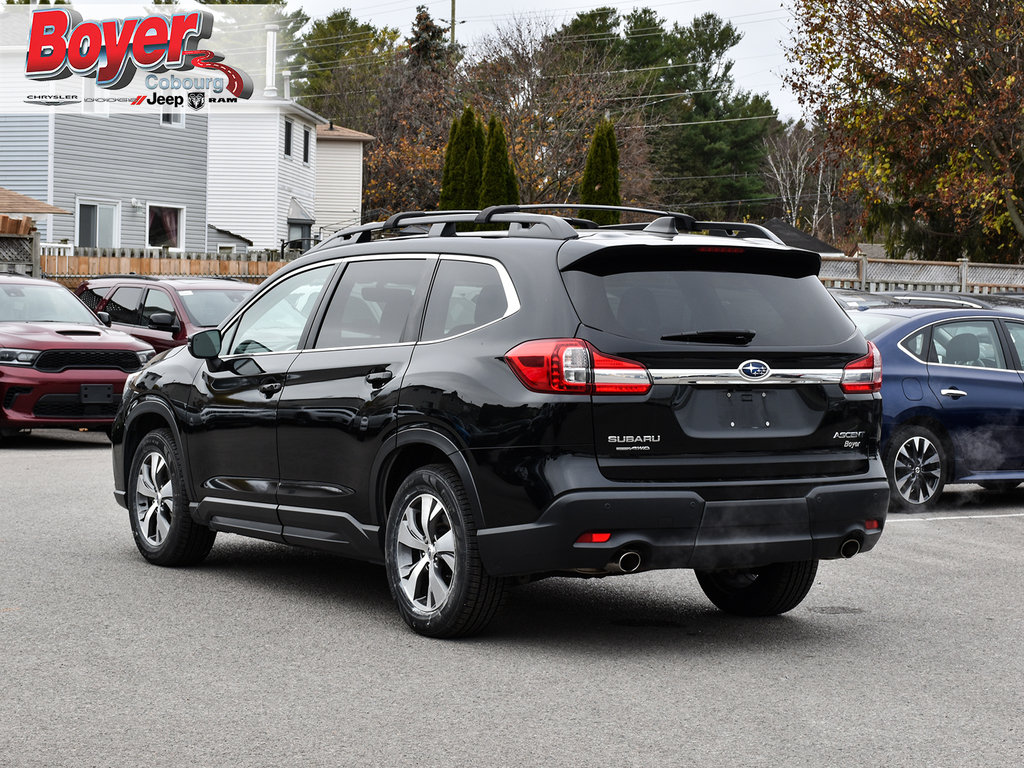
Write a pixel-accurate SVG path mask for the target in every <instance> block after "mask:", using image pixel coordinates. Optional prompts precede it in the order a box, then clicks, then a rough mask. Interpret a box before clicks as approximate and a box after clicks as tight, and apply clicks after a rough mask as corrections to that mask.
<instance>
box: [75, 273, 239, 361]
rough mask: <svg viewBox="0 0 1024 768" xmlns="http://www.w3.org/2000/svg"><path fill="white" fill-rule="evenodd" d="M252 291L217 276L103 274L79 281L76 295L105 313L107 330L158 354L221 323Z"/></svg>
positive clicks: (93, 308)
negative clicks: (126, 335) (127, 336)
mask: <svg viewBox="0 0 1024 768" xmlns="http://www.w3.org/2000/svg"><path fill="white" fill-rule="evenodd" d="M254 290H256V286H254V285H249V284H247V283H241V282H238V281H237V280H226V279H222V278H217V277H155V276H149V275H105V276H103V277H94V278H93V279H91V280H87V281H86V282H84V283H82V284H81V285H79V286H78V287H77V288H76V289H75V295H77V296H78V298H80V299H81V300H82V301H84V302H85V304H86V305H87V306H88V307H90V308H91V309H92V310H93V311H95V312H97V313H102V312H106V313H107V316H108V317H109V319H110V326H111V327H112V328H116V329H117V330H119V331H124V332H125V333H130V334H131V335H132V336H134V337H135V338H137V339H142V341H145V342H148V343H149V344H152V345H153V347H154V349H156V351H157V352H163V351H164V350H165V349H170V348H171V347H178V346H181V345H182V344H184V343H185V342H186V341H187V340H188V337H189V336H191V335H192V334H193V333H195V332H196V331H201V330H203V329H205V328H213V327H216V326H218V325H220V322H221V321H222V320H223V319H224V318H225V317H227V316H228V315H230V314H231V313H232V312H234V311H235V309H236V308H237V307H239V306H241V304H242V302H243V301H245V300H246V299H247V298H249V294H251V293H252V292H253V291H254ZM100 316H101V317H103V315H100Z"/></svg>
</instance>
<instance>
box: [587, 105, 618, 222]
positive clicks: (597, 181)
mask: <svg viewBox="0 0 1024 768" xmlns="http://www.w3.org/2000/svg"><path fill="white" fill-rule="evenodd" d="M580 202H581V203H593V204H594V205H621V204H622V198H621V196H620V194H619V149H618V147H617V146H616V142H615V127H614V126H613V125H612V123H611V121H610V120H602V121H601V122H600V123H598V125H597V128H595V129H594V138H593V139H592V140H591V142H590V151H589V152H587V165H586V168H585V169H584V171H583V181H581V182H580ZM582 215H583V216H585V217H587V218H589V219H593V220H594V221H596V222H597V223H598V224H618V223H619V212H618V211H601V210H584V211H582Z"/></svg>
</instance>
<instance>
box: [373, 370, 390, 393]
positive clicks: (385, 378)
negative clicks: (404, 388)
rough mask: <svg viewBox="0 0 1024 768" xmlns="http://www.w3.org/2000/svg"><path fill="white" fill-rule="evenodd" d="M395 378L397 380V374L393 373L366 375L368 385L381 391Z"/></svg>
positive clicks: (375, 372)
mask: <svg viewBox="0 0 1024 768" xmlns="http://www.w3.org/2000/svg"><path fill="white" fill-rule="evenodd" d="M393 378H395V374H393V373H392V372H391V371H387V370H385V371H372V372H370V373H368V374H366V383H367V384H369V385H370V386H371V387H373V388H374V389H380V388H381V387H383V386H384V385H385V384H387V383H388V382H389V381H391V380H392V379H393Z"/></svg>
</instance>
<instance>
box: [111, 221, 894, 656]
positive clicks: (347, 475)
mask: <svg viewBox="0 0 1024 768" xmlns="http://www.w3.org/2000/svg"><path fill="white" fill-rule="evenodd" d="M591 207H593V206H591ZM567 208H568V207H567ZM542 209H548V210H551V209H550V207H548V206H544V207H541V206H501V207H494V208H489V209H486V210H484V211H481V212H440V213H422V212H417V213H403V214H397V215H395V216H393V217H391V218H390V219H388V220H387V221H385V222H378V223H375V224H370V225H365V226H361V227H356V228H353V229H349V230H346V231H343V232H341V233H338V234H337V235H335V236H333V237H332V238H330V239H329V240H327V241H325V242H324V243H322V244H320V245H319V246H318V247H316V248H314V249H313V250H311V251H310V252H309V253H308V254H306V255H305V256H304V257H302V258H300V259H298V260H296V261H295V262H293V263H291V264H289V265H288V266H287V267H286V268H284V269H282V270H281V271H279V272H278V273H277V274H275V275H274V276H273V277H272V278H271V279H270V280H268V281H267V282H266V283H265V284H264V285H263V286H262V287H261V288H260V290H259V291H258V292H257V293H256V294H254V295H253V296H252V297H251V299H250V300H248V301H247V302H246V303H245V304H244V305H243V306H241V307H240V308H239V309H238V310H237V311H236V312H235V313H234V314H233V315H232V316H230V317H229V318H228V319H227V320H226V321H224V323H222V325H221V326H220V328H219V329H213V330H208V331H203V332H200V333H197V334H195V335H194V336H192V338H191V339H190V341H189V345H188V347H179V348H175V349H172V350H170V351H168V352H166V353H164V354H162V355H160V356H158V357H157V358H156V359H155V360H154V361H153V362H152V363H151V364H150V365H148V366H147V367H146V368H144V369H143V370H142V371H140V372H138V373H137V374H134V375H133V376H131V378H130V379H129V381H128V383H127V385H126V388H125V395H124V400H123V404H122V407H121V409H120V412H119V414H118V416H117V419H116V422H115V425H114V430H113V442H114V451H113V462H114V478H115V494H116V497H117V500H118V502H119V503H120V504H121V505H123V506H125V507H126V508H127V509H128V512H129V519H130V521H131V528H132V532H133V535H134V538H135V543H136V544H137V546H138V548H139V550H140V551H141V553H142V555H143V557H145V558H146V559H147V560H149V561H150V562H152V563H156V564H159V565H185V564H192V563H197V562H198V561H200V560H202V559H203V558H204V557H205V556H206V554H207V553H208V552H209V550H210V548H211V546H212V545H213V541H214V537H215V536H216V533H217V532H218V531H223V532H229V533H238V534H242V535H245V536H255V537H258V538H262V539H268V540H271V541H276V542H281V543H284V544H294V545H299V546H305V547H314V548H318V549H324V550H328V551H331V552H336V553H338V554H340V555H344V556H347V557H352V558H359V559H363V560H369V561H374V562H382V563H383V564H384V566H385V571H386V574H387V579H388V582H389V584H390V588H391V592H392V594H393V596H394V599H395V601H396V603H397V605H398V609H399V611H400V613H401V615H402V617H403V618H404V619H405V621H406V622H407V623H408V624H409V625H410V626H411V627H412V628H413V629H414V630H415V631H417V632H419V633H421V634H424V635H429V636H434V637H455V636H462V635H468V634H471V633H474V632H477V631H479V630H480V629H482V628H483V627H484V626H485V625H486V624H487V622H488V621H489V620H490V619H491V618H492V616H493V615H494V614H495V612H496V611H497V610H498V608H499V606H500V604H501V602H502V598H503V594H504V591H505V589H506V588H507V587H508V586H509V585H510V584H511V583H514V582H518V581H521V580H523V579H529V578H539V577H543V576H551V575H582V576H605V575H609V574H621V573H632V572H636V571H643V570H648V569H657V568H691V569H693V570H694V571H695V572H696V576H697V580H698V582H699V584H700V586H701V587H702V588H703V590H704V592H705V593H706V594H707V596H708V597H709V598H710V600H711V601H712V602H713V603H714V604H715V605H717V606H718V607H719V608H721V609H723V610H725V611H728V612H731V613H735V614H741V615H753V616H758V615H773V614H779V613H782V612H784V611H788V610H790V609H792V608H793V607H795V606H796V605H797V604H799V603H800V601H801V600H803V598H804V597H805V596H806V594H807V592H808V590H809V589H810V587H811V584H812V582H813V580H814V578H815V573H816V571H817V566H818V561H819V560H821V559H836V558H840V557H852V556H854V555H855V554H857V553H858V552H862V551H866V550H869V549H871V548H872V547H874V546H875V544H876V542H877V541H878V537H879V534H880V533H881V531H882V528H883V526H884V523H885V515H886V507H887V503H888V485H887V483H886V479H885V475H884V473H883V471H882V466H881V464H880V462H879V459H878V438H879V423H880V405H881V402H880V396H879V389H880V385H881V362H880V357H879V354H878V351H877V350H876V349H875V348H874V347H873V346H872V345H871V344H870V343H869V342H867V341H865V339H864V337H863V336H862V335H861V334H860V333H859V332H858V330H857V328H856V326H854V324H853V323H852V322H851V321H850V320H849V318H848V317H847V316H846V314H845V313H844V312H843V310H842V309H841V308H840V307H839V305H838V304H837V303H836V301H835V300H833V299H832V298H831V297H830V296H829V294H828V292H827V291H826V290H825V288H824V287H823V286H822V285H821V283H820V282H819V280H818V279H817V277H816V275H817V273H818V270H819V266H820V260H819V256H818V255H817V254H815V253H811V252H808V251H801V250H795V249H793V248H789V247H787V246H785V245H783V244H782V243H781V242H779V241H778V240H777V239H775V238H774V236H773V235H771V233H769V232H768V231H767V230H764V229H761V228H759V227H756V226H752V225H746V224H733V223H721V222H700V221H696V220H694V219H693V218H692V217H690V216H687V215H685V214H681V213H666V212H660V211H642V210H638V209H633V210H632V215H633V216H634V217H637V218H639V217H640V215H641V214H650V216H649V218H650V219H651V221H650V222H649V223H646V224H644V223H640V224H625V225H621V226H614V227H597V226H596V225H594V224H593V223H592V222H590V221H588V220H586V219H583V218H578V217H576V216H555V215H550V214H544V213H540V212H539V210H542Z"/></svg>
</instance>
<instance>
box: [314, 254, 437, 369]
mask: <svg viewBox="0 0 1024 768" xmlns="http://www.w3.org/2000/svg"><path fill="white" fill-rule="evenodd" d="M426 268H427V262H426V260H425V259H391V260H387V261H356V262H353V263H351V264H349V265H348V267H347V268H346V269H345V274H344V275H342V278H341V281H340V282H339V283H338V288H337V289H336V290H335V292H334V295H333V296H332V297H331V303H330V306H329V307H328V309H327V314H326V315H325V316H324V322H323V326H322V327H321V328H320V333H319V335H318V336H317V340H316V346H317V347H318V348H321V349H323V348H331V347H356V346H370V345H378V344H396V343H398V342H400V341H404V340H408V338H409V337H410V336H411V334H407V333H406V324H407V323H408V320H409V313H410V310H411V309H412V305H413V302H414V300H415V298H416V295H417V293H418V291H419V290H420V285H421V283H422V282H423V278H424V276H425V274H426Z"/></svg>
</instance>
